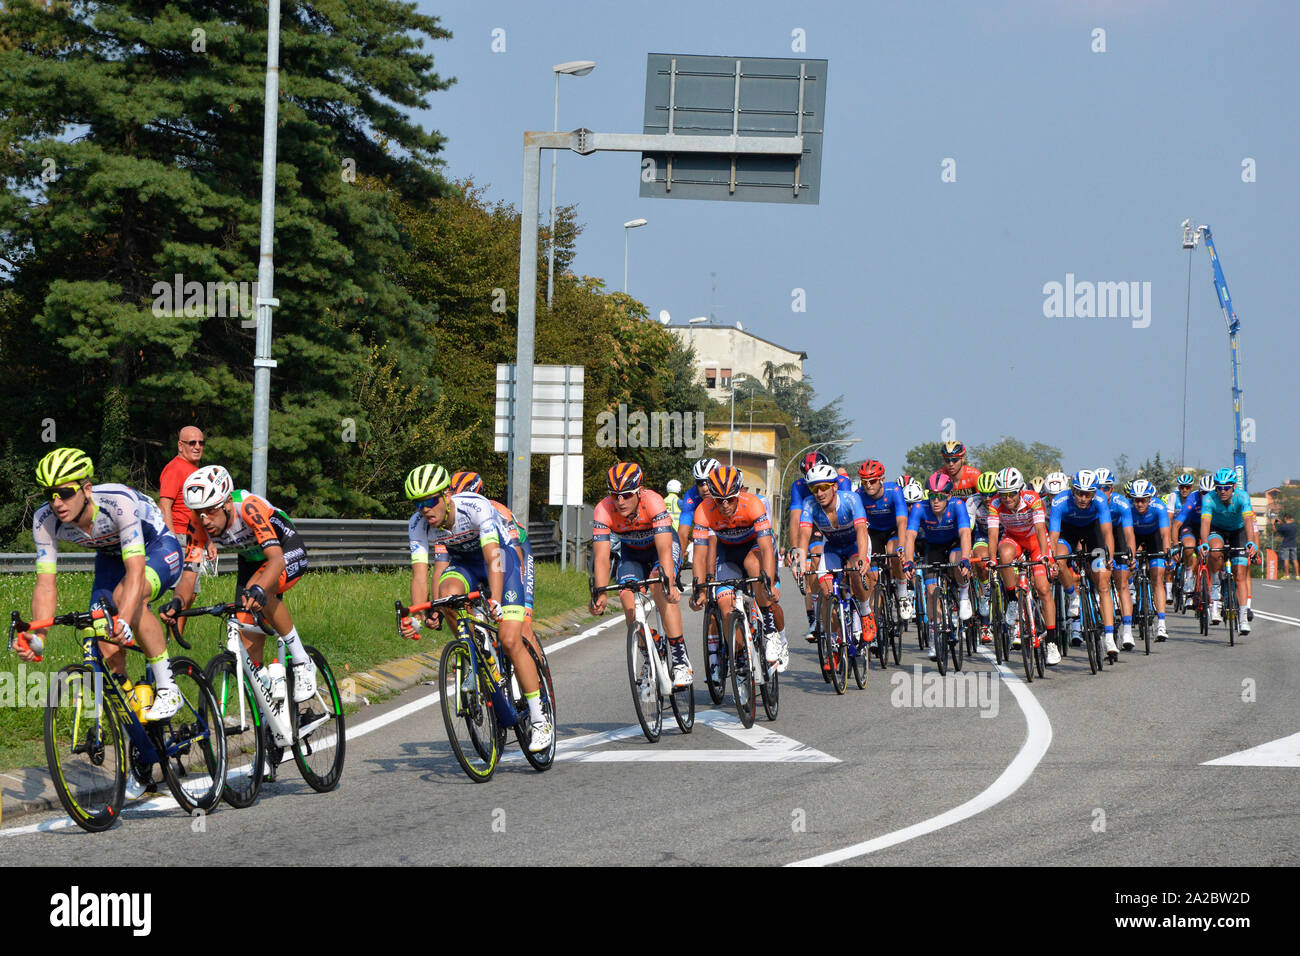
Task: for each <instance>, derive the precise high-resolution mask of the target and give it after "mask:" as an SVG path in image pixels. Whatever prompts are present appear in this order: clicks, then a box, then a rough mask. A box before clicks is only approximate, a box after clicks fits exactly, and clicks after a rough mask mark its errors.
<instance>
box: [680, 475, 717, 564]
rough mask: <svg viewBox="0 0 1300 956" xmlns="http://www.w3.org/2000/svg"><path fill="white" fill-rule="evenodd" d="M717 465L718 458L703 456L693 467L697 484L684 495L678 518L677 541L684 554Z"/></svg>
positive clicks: (707, 494)
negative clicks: (711, 475) (710, 473)
mask: <svg viewBox="0 0 1300 956" xmlns="http://www.w3.org/2000/svg"><path fill="white" fill-rule="evenodd" d="M717 467H719V462H718V459H716V458H701V459H700V460H699V461H697V462H696V463H695V467H694V468H692V469H691V477H692V478H694V479H695V484H694V485H693V486H691V487H690V488H688V489H687V491H686V494H684V495H683V496H682V513H681V514H680V515H679V516H678V518H677V543H678V545H679V546H680V547H681V552H682V554H685V553H686V548H687V546H688V545H689V544H690V543H691V529H692V528H693V527H694V526H695V509H696V508H698V507H699V506H700V502H701V501H703V500H704V499H705V498H707V497H708V496H709V490H708V477H709V472H711V471H712V470H713V469H714V468H717Z"/></svg>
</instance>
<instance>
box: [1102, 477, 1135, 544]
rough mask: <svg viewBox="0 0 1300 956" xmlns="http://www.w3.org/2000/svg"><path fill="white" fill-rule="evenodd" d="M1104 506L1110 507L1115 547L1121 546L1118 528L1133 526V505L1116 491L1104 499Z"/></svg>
mask: <svg viewBox="0 0 1300 956" xmlns="http://www.w3.org/2000/svg"><path fill="white" fill-rule="evenodd" d="M1106 506H1107V507H1108V508H1110V523H1111V525H1112V526H1113V527H1114V529H1115V547H1117V548H1118V547H1121V545H1120V537H1119V533H1120V529H1121V528H1131V527H1133V505H1132V502H1130V501H1129V500H1128V499H1127V498H1125V497H1124V496H1123V495H1121V494H1120V493H1119V492H1118V491H1117V492H1114V493H1112V494H1111V496H1110V497H1109V498H1108V499H1107V500H1106Z"/></svg>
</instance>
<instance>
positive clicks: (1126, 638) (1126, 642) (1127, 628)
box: [1120, 624, 1133, 651]
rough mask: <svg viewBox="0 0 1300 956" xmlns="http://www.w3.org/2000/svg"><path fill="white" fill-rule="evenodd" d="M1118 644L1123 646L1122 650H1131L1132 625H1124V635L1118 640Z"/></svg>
mask: <svg viewBox="0 0 1300 956" xmlns="http://www.w3.org/2000/svg"><path fill="white" fill-rule="evenodd" d="M1120 644H1122V645H1123V647H1124V650H1126V651H1131V650H1133V625H1132V624H1125V625H1124V635H1123V636H1122V637H1121V638H1120Z"/></svg>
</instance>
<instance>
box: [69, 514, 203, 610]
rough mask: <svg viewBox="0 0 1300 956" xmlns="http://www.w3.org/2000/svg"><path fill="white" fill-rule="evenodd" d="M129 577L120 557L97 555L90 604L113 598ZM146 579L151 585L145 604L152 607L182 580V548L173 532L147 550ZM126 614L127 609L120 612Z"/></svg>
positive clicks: (101, 552)
mask: <svg viewBox="0 0 1300 956" xmlns="http://www.w3.org/2000/svg"><path fill="white" fill-rule="evenodd" d="M125 577H126V562H125V561H123V560H122V555H121V553H120V552H119V553H111V552H108V551H99V552H96V554H95V578H94V583H93V584H91V586H90V603H91V605H92V606H94V604H95V602H96V601H99V600H100V599H101V598H109V599H111V598H112V597H113V591H114V590H115V589H116V588H117V586H118V585H119V584H121V583H122V580H123V579H124V578H125ZM144 578H145V581H146V583H147V584H148V592H147V594H146V597H145V603H146V604H152V603H153V602H154V601H156V600H158V599H159V598H160V597H162V596H163V594H165V593H166V592H167V591H170V590H171V589H172V588H174V587H176V584H177V582H178V581H180V579H181V546H180V542H178V541H177V540H176V538H175V536H174V535H172V533H171V532H170V531H168V532H164V533H163V534H160V535H158V536H157V537H156V538H154V539H153V541H151V542H150V543H149V546H148V547H147V548H145V550H144ZM119 610H120V611H121V612H122V613H123V614H127V609H126V608H119Z"/></svg>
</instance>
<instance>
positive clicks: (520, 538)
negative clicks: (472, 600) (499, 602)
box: [451, 471, 541, 657]
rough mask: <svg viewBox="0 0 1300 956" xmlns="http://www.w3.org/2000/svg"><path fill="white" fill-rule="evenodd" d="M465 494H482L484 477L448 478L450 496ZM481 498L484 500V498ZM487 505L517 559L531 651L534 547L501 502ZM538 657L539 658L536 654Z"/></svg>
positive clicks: (466, 473)
mask: <svg viewBox="0 0 1300 956" xmlns="http://www.w3.org/2000/svg"><path fill="white" fill-rule="evenodd" d="M466 491H468V492H470V493H471V494H475V495H482V494H483V476H482V475H480V474H479V473H478V472H477V471H458V472H456V473H455V474H454V475H452V476H451V493H452V494H453V495H459V494H462V493H463V492H466ZM483 497H485V498H487V495H483ZM488 501H490V502H492V507H493V508H495V509H496V510H497V514H499V515H500V516H501V520H502V521H503V522H505V526H506V529H507V530H508V531H509V532H510V544H511V545H512V546H513V547H514V549H515V553H516V554H517V555H518V556H519V567H520V569H521V572H520V573H521V576H522V578H523V582H524V640H526V641H528V642H529V643H530V644H532V645H533V647H538V643H537V638H536V636H535V635H534V634H533V589H534V588H533V586H534V584H535V583H536V569H535V567H534V565H533V546H532V545H531V544H529V543H528V529H527V528H525V527H524V526H523V525H521V524H520V523H519V522H518V521H517V520H516V519H515V513H514V512H513V511H511V510H510V509H509V508H507V507H506V506H505V505H503V504H502V503H501V502H499V501H497V500H496V499H495V498H488ZM538 656H539V657H540V656H541V654H540V653H539V654H538Z"/></svg>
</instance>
